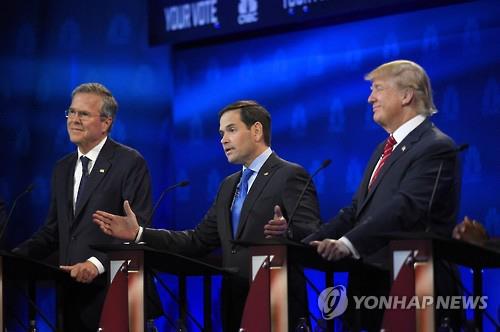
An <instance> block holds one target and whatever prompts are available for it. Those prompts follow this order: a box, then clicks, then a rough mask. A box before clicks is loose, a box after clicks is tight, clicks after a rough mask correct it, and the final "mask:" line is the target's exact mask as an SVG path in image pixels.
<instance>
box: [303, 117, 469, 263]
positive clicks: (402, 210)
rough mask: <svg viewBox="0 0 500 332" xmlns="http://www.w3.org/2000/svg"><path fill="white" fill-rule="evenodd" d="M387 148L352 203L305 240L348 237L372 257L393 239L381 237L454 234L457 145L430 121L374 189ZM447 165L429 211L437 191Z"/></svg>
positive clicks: (370, 167)
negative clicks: (411, 233) (375, 173)
mask: <svg viewBox="0 0 500 332" xmlns="http://www.w3.org/2000/svg"><path fill="white" fill-rule="evenodd" d="M383 148H384V142H382V143H380V144H379V146H378V147H377V149H376V150H375V151H374V153H373V155H372V157H371V158H370V161H369V163H368V166H367V167H366V169H365V172H364V175H363V180H362V182H361V184H360V186H359V188H358V190H357V192H356V194H355V195H354V198H353V200H352V204H351V205H349V206H347V207H345V208H343V209H341V210H340V211H339V213H338V214H337V216H335V217H334V218H333V219H332V220H331V221H330V222H329V223H327V224H325V225H323V226H322V227H321V229H320V230H319V231H318V232H317V233H315V234H312V235H311V236H309V237H308V238H307V239H305V240H304V241H312V240H319V239H324V238H332V239H338V238H340V237H342V236H345V237H347V238H348V239H349V240H350V241H351V243H352V244H353V246H354V247H355V248H356V249H357V250H358V252H359V254H360V255H361V257H365V258H366V257H369V256H372V254H373V253H376V252H377V251H378V250H380V249H381V248H382V247H384V245H386V244H387V240H384V239H381V238H379V237H378V236H377V235H378V234H380V233H387V232H393V231H417V230H422V231H423V230H425V229H426V228H429V229H430V230H431V231H433V232H436V233H438V234H442V235H445V236H450V235H451V231H452V229H453V226H454V224H455V221H456V216H457V210H458V206H459V193H460V169H459V161H458V156H457V153H455V152H453V151H454V150H455V149H456V146H455V143H454V142H453V141H452V140H451V139H450V138H449V137H448V136H446V135H445V134H444V133H443V132H441V131H440V130H439V129H438V128H437V127H435V126H434V124H433V123H432V122H430V120H429V119H426V120H425V121H424V122H423V123H421V124H420V125H419V126H418V127H417V128H415V129H414V130H413V131H412V132H411V133H410V134H408V136H407V137H406V138H405V139H404V140H403V141H402V142H400V143H399V144H398V146H397V147H396V149H395V150H394V151H393V153H392V154H391V156H390V157H389V159H388V160H387V161H386V163H385V165H384V167H383V168H382V170H381V172H380V174H379V176H378V177H377V179H376V180H375V183H374V184H373V185H372V188H371V190H370V191H368V183H369V181H370V177H371V175H372V173H373V170H374V168H375V165H376V164H377V162H378V160H379V158H380V155H381V154H382V151H383ZM441 164H442V170H441V175H440V179H439V184H438V187H437V191H436V194H435V197H434V202H433V204H432V209H431V211H429V209H428V208H429V201H430V198H431V196H432V190H433V187H434V183H435V180H436V177H437V174H438V170H439V168H440V166H441Z"/></svg>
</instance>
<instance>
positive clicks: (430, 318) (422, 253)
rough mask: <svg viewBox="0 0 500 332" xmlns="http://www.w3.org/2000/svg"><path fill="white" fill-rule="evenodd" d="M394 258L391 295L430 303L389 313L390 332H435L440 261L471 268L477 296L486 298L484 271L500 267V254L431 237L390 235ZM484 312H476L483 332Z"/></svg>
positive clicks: (385, 323) (386, 317)
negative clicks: (483, 292) (437, 273)
mask: <svg viewBox="0 0 500 332" xmlns="http://www.w3.org/2000/svg"><path fill="white" fill-rule="evenodd" d="M384 237H386V238H390V239H392V241H391V243H390V248H391V256H392V266H391V267H392V273H391V278H392V279H393V283H392V288H391V293H390V295H392V296H398V297H402V296H406V297H411V296H417V297H418V298H419V299H421V300H422V301H425V297H427V299H428V300H427V301H426V304H429V305H426V306H425V307H423V308H422V306H421V308H412V309H406V310H401V309H391V310H386V312H385V315H384V320H383V326H382V327H383V328H385V329H386V331H418V332H420V331H434V330H435V317H434V314H435V312H434V311H435V310H434V307H435V301H434V300H433V303H430V299H431V298H432V299H435V289H434V266H435V264H436V262H437V260H444V261H448V262H450V263H454V264H458V265H462V266H467V267H470V268H471V269H472V270H473V295H474V296H482V274H481V270H482V269H483V268H495V267H500V251H499V250H493V249H490V248H486V247H482V246H478V245H475V244H471V243H467V242H464V241H458V240H454V239H449V238H443V237H439V236H436V235H433V234H430V233H419V234H408V233H406V234H404V233H400V234H388V235H387V236H384ZM482 312H483V309H481V308H480V306H476V307H475V308H474V321H475V325H476V327H477V328H478V329H479V330H480V331H482V329H483V321H482Z"/></svg>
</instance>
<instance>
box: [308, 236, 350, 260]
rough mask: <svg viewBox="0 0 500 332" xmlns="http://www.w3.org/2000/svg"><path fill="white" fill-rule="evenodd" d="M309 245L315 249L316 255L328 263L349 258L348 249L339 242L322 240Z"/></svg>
mask: <svg viewBox="0 0 500 332" xmlns="http://www.w3.org/2000/svg"><path fill="white" fill-rule="evenodd" d="M309 245H311V246H313V247H315V248H316V249H317V251H318V254H319V255H320V256H321V257H323V258H324V259H326V260H328V261H338V260H339V259H342V258H345V257H348V256H351V252H350V251H349V248H348V247H347V246H346V245H345V244H344V243H343V242H342V241H339V240H332V239H324V240H323V241H312V242H309Z"/></svg>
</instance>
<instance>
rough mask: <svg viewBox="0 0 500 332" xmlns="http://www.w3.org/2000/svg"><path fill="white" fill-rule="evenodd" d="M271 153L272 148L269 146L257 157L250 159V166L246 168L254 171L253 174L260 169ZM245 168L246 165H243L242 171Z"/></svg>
mask: <svg viewBox="0 0 500 332" xmlns="http://www.w3.org/2000/svg"><path fill="white" fill-rule="evenodd" d="M272 153H273V150H271V148H270V147H268V148H267V149H266V150H265V151H264V152H262V153H261V154H260V155H259V156H258V157H257V158H255V159H254V161H252V163H251V164H250V166H248V168H250V169H251V170H252V171H253V172H254V174H257V173H259V171H260V169H261V168H262V165H264V163H265V162H266V160H267V159H268V158H269V156H270V155H271V154H272ZM245 169H247V167H245V166H243V171H245Z"/></svg>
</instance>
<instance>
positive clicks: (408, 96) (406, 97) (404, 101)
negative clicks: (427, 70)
mask: <svg viewBox="0 0 500 332" xmlns="http://www.w3.org/2000/svg"><path fill="white" fill-rule="evenodd" d="M413 98H415V90H413V89H412V88H405V89H404V90H403V92H402V98H401V105H402V106H408V105H410V104H411V103H412V100H413Z"/></svg>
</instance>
